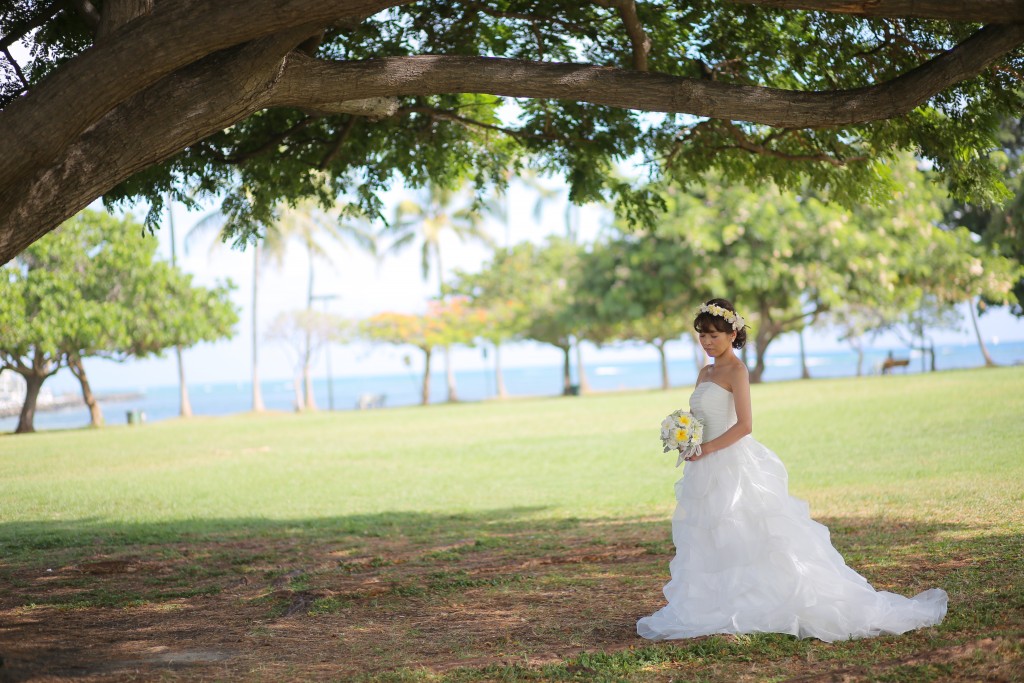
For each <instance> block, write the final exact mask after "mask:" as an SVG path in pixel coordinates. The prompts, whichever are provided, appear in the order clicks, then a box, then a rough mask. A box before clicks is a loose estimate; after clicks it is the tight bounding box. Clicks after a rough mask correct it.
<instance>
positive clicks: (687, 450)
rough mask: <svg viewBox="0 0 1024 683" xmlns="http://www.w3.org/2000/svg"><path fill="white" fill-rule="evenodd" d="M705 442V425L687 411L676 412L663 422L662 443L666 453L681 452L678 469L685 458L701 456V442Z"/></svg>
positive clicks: (677, 464) (677, 463) (677, 462)
mask: <svg viewBox="0 0 1024 683" xmlns="http://www.w3.org/2000/svg"><path fill="white" fill-rule="evenodd" d="M703 440H704V424H703V423H702V422H701V421H700V420H698V419H697V418H696V416H694V414H693V413H689V412H687V411H685V410H676V411H674V412H672V413H670V414H669V415H668V416H667V417H666V418H665V419H664V420H662V421H661V443H662V444H664V446H665V451H664V452H665V453H668V452H669V451H675V450H678V451H679V459H678V460H676V467H679V465H681V464H682V462H683V460H684V459H685V458H689V457H690V456H691V455H694V454H698V455H699V454H700V442H701V441H703Z"/></svg>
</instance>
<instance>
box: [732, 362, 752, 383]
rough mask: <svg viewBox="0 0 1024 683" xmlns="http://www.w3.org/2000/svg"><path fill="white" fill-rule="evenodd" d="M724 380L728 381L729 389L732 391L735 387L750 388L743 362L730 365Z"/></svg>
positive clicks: (748, 375) (748, 374) (748, 373)
mask: <svg viewBox="0 0 1024 683" xmlns="http://www.w3.org/2000/svg"><path fill="white" fill-rule="evenodd" d="M726 379H727V380H728V382H729V385H730V387H732V388H733V389H736V387H749V386H750V372H749V371H748V370H747V366H746V364H744V363H743V362H739V363H735V364H733V365H730V366H729V368H728V370H727V372H726Z"/></svg>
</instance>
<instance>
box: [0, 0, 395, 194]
mask: <svg viewBox="0 0 1024 683" xmlns="http://www.w3.org/2000/svg"><path fill="white" fill-rule="evenodd" d="M409 1H410V0H276V1H275V0H188V1H182V2H161V3H157V4H156V6H155V8H154V9H153V11H152V12H150V13H149V14H147V15H145V16H143V17H140V18H137V19H135V20H134V21H130V22H129V23H127V24H125V25H124V26H123V27H122V28H121V29H120V30H117V31H115V33H114V35H111V36H108V38H107V40H105V41H103V43H102V44H100V45H97V46H94V47H92V48H90V49H88V50H86V51H85V52H83V53H82V54H80V55H79V56H77V57H76V58H75V59H73V60H71V61H70V62H68V63H67V64H66V65H64V66H62V67H61V68H60V69H58V70H56V71H54V72H53V73H52V74H51V75H50V76H49V77H48V78H47V79H45V80H44V81H43V82H42V83H40V84H39V85H38V86H36V87H34V88H33V89H32V90H30V91H29V92H28V94H27V95H25V96H23V97H20V98H18V99H17V100H15V101H14V102H12V103H11V104H10V105H8V107H7V108H6V109H5V110H4V111H3V112H2V113H0V139H3V140H4V148H3V155H2V156H3V159H4V161H3V164H2V165H0V187H4V186H5V185H7V183H9V182H11V180H12V179H14V178H16V177H18V176H19V175H23V174H24V173H25V172H27V171H29V170H30V169H32V168H33V167H40V166H43V165H45V164H48V163H50V162H51V161H53V160H54V159H55V158H56V157H57V156H58V155H59V154H60V152H61V150H62V149H63V148H64V146H65V145H67V144H68V143H69V142H71V141H72V140H74V139H75V137H77V136H78V135H79V134H81V133H82V131H84V130H86V129H87V128H88V127H89V126H91V125H92V124H94V123H95V122H96V121H98V120H99V119H100V118H101V117H102V116H103V115H104V114H106V113H107V112H109V111H110V110H111V109H113V108H114V107H115V106H117V105H118V104H119V103H121V102H123V101H124V100H126V99H127V98H129V97H131V96H132V95H134V94H135V93H138V92H140V91H141V90H143V89H145V88H146V87H148V86H150V85H152V84H153V83H155V82H157V81H158V80H160V79H161V78H163V77H165V76H167V75H168V74H170V73H173V72H174V71H176V70H178V69H181V68H183V67H185V66H187V65H188V64H191V63H193V62H195V61H197V60H199V59H202V58H203V57H206V56H208V55H210V54H213V53H214V52H217V51H219V50H224V49H227V48H230V47H233V46H236V45H240V44H243V43H245V42H248V41H251V40H256V39H259V38H262V37H266V36H269V35H273V34H277V33H280V32H282V31H289V30H291V29H294V28H297V27H301V26H309V27H311V30H310V33H315V30H316V29H317V28H320V27H322V26H324V25H329V24H331V23H332V22H334V21H337V20H340V19H342V18H344V17H349V16H365V15H366V14H368V13H374V12H377V11H380V10H382V9H386V8H388V7H393V6H396V5H399V4H403V3H406V2H409ZM312 27H315V28H312ZM305 37H307V36H302V37H300V39H299V40H300V41H301V40H302V38H305Z"/></svg>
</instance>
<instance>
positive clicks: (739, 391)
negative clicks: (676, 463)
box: [688, 365, 754, 460]
mask: <svg viewBox="0 0 1024 683" xmlns="http://www.w3.org/2000/svg"><path fill="white" fill-rule="evenodd" d="M729 380H730V384H732V397H733V401H734V402H735V403H736V424H734V425H733V426H732V427H729V429H727V430H725V432H724V433H723V434H722V435H721V436H718V437H716V438H714V439H711V441H706V442H704V443H702V444H701V446H700V455H699V456H695V457H692V458H688V460H699V459H701V458H703V457H706V456H708V455H711V454H712V453H714V452H715V451H720V450H722V449H723V448H728V447H729V446H731V445H733V444H734V443H736V442H737V441H739V440H740V439H742V438H743V437H745V436H746V435H747V434H750V432H752V431H753V429H754V416H753V414H752V412H751V409H750V377H749V375H748V374H747V368H746V366H745V365H740V366H739V369H738V370H737V371H736V372H734V373H732V376H731V377H729Z"/></svg>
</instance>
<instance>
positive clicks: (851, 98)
mask: <svg viewBox="0 0 1024 683" xmlns="http://www.w3.org/2000/svg"><path fill="white" fill-rule="evenodd" d="M751 1H753V0H751ZM407 2H409V0H190V1H187V2H186V1H182V2H159V3H158V2H153V0H107V1H106V2H104V3H103V5H102V8H103V13H102V16H101V17H100V21H99V26H98V29H97V30H98V35H99V38H98V39H97V41H96V42H95V44H94V45H93V46H92V47H90V48H89V49H87V50H85V51H84V52H82V53H81V54H79V55H78V56H76V57H74V58H73V59H71V60H69V61H68V62H67V63H66V64H64V65H62V66H61V67H60V68H59V69H56V70H55V71H54V72H53V73H51V74H50V75H49V76H48V77H47V78H46V79H44V80H43V81H42V82H40V83H38V84H36V85H34V86H33V87H32V88H30V89H29V91H28V92H27V93H26V94H24V95H23V96H22V97H19V98H17V99H16V100H15V101H13V102H11V103H10V104H9V105H8V106H7V107H6V109H5V110H4V111H3V112H2V113H0V159H2V160H3V161H2V163H0V263H6V262H7V261H9V260H10V259H11V258H13V257H14V256H15V255H17V254H18V253H19V252H20V251H21V250H23V249H24V248H25V247H27V246H28V245H29V244H31V243H32V242H34V241H35V240H37V239H39V238H40V237H42V236H43V235H44V234H46V233H47V232H49V231H50V230H52V229H54V228H55V227H56V226H58V225H60V224H61V223H62V222H63V221H64V220H66V219H67V218H69V217H71V216H73V215H74V214H75V213H77V212H78V211H79V210H81V209H82V208H84V207H85V206H87V205H88V204H90V203H91V202H92V201H93V200H94V199H96V198H97V197H100V196H102V195H103V194H104V193H106V192H108V191H110V190H111V189H112V188H114V187H115V186H117V185H118V184H119V183H121V182H122V181H124V180H126V179H128V178H129V177H131V176H132V175H134V174H135V173H137V172H139V171H142V170H144V169H146V168H149V167H151V166H153V165H155V164H158V163H160V162H162V161H165V160H167V159H168V158H170V157H172V156H174V155H175V154H177V153H178V152H180V151H181V150H183V149H185V148H186V147H188V146H189V145H193V144H195V143H197V142H199V141H201V140H203V139H204V138H206V137H208V136H209V135H211V134H213V133H215V132H217V131H220V130H223V129H225V128H227V127H229V126H231V125H233V124H235V123H238V122H239V121H241V120H243V119H245V118H246V117H248V116H250V115H251V114H253V113H255V112H257V111H260V110H263V109H268V108H274V107H291V108H298V109H302V110H306V111H310V112H318V113H339V112H346V113H354V114H357V115H364V116H365V115H371V116H389V115H391V114H393V113H394V111H395V109H396V107H397V100H396V99H395V98H397V97H401V96H406V95H433V94H446V93H485V94H492V95H497V96H506V97H521V98H537V99H552V98H553V99H569V100H578V101H582V102H590V103H594V104H601V105H606V106H611V107H620V108H629V109H638V110H647V111H659V112H675V113H685V114H691V115H694V116H702V117H710V118H715V119H723V120H736V121H749V122H753V123H759V124H764V125H768V126H775V127H781V128H807V127H810V128H814V127H839V126H846V125H853V124H858V123H865V122H869V121H876V120H880V119H885V118H891V117H894V116H899V115H902V114H905V113H907V112H909V111H911V110H913V109H914V108H915V107H917V106H918V105H920V104H921V103H923V102H925V101H927V100H928V99H929V98H930V97H932V96H933V95H935V94H936V93H938V92H940V91H942V90H943V89H945V88H947V87H949V86H950V85H953V84H955V83H957V82H960V81H962V80H965V79H968V78H971V77H973V76H975V75H977V74H979V73H981V72H982V71H984V70H985V69H986V68H987V67H988V66H989V65H990V64H991V63H992V62H993V61H994V60H996V59H998V58H1000V57H1002V56H1003V55H1005V54H1006V53H1007V52H1009V51H1010V50H1013V49H1015V48H1017V47H1018V46H1020V45H1021V44H1022V43H1024V24H1008V23H1003V24H1000V23H992V24H991V25H988V26H985V27H984V28H982V29H980V30H979V31H977V32H976V33H975V34H974V35H973V36H971V37H969V38H967V39H966V40H965V41H964V42H963V43H961V44H960V45H958V46H956V47H955V48H953V49H951V50H949V51H947V52H945V53H942V54H939V55H937V56H935V57H934V58H932V59H930V60H928V61H927V62H924V63H923V64H921V66H919V67H918V68H916V69H913V70H911V71H909V72H907V73H904V74H902V75H900V76H898V77H896V78H894V79H892V80H890V81H886V82H881V83H876V84H872V85H866V86H864V87H861V88H855V89H851V90H838V91H822V92H806V91H792V90H780V89H776V88H769V87H761V86H755V85H739V84H730V83H724V82H719V81H712V80H703V79H693V78H685V77H677V76H669V75H666V74H661V73H652V72H649V71H646V72H645V71H637V70H633V69H618V68H613V67H602V66H592V65H587V64H572V63H548V62H531V61H524V60H514V59H502V58H488V57H473V56H457V55H450V56H449V55H416V56H407V57H388V58H381V59H368V60H361V61H349V62H345V61H336V62H332V61H325V60H318V59H315V58H313V57H310V56H308V55H306V54H304V53H303V52H301V51H299V50H298V49H297V48H298V47H299V46H300V45H302V44H303V43H304V42H305V41H306V40H307V39H308V38H310V37H312V36H316V35H319V33H320V32H322V31H323V30H324V28H325V27H327V26H331V25H337V24H339V23H345V22H352V21H356V20H359V19H361V18H363V17H366V16H369V15H371V14H374V13H377V12H380V11H383V10H386V9H388V8H391V7H395V6H398V5H401V4H405V3H407ZM629 4H630V3H625V4H624V5H623V6H624V7H627V8H628V5H629ZM757 4H763V5H768V6H775V7H787V8H788V7H802V8H806V9H819V10H823V11H842V12H845V13H848V14H865V15H870V16H929V17H934V18H941V19H949V20H970V21H984V20H987V19H989V18H991V20H992V21H993V22H1000V21H1002V22H1007V21H1016V20H1019V19H1017V18H1018V17H1020V16H1021V15H1022V13H1024V10H1022V7H1021V5H1022V3H1021V2H1019V1H1013V0H986V1H983V2H978V3H943V2H939V0H930V1H925V2H919V1H917V0H914V1H913V2H911V0H903V1H898V0H878V1H877V2H867V1H866V0H865V1H863V2H853V1H849V2H845V1H843V2H841V1H839V0H835V1H829V0H821V1H820V2H815V1H814V0H804V1H803V2H783V1H781V0H780V1H779V2H760V3H757ZM624 16H625V15H624ZM183 36H187V40H186V39H183V38H182V37H183ZM639 39H640V37H639V34H638V35H637V40H639Z"/></svg>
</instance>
